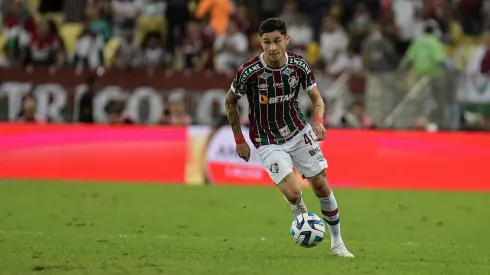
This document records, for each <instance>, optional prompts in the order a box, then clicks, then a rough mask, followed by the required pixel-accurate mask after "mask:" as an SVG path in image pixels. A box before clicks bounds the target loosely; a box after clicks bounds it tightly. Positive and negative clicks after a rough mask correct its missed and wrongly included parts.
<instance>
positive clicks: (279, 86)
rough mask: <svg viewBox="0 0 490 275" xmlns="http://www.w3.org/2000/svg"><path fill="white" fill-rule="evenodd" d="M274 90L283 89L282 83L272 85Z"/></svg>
mask: <svg viewBox="0 0 490 275" xmlns="http://www.w3.org/2000/svg"><path fill="white" fill-rule="evenodd" d="M274 88H279V89H282V88H284V83H282V82H281V83H274Z"/></svg>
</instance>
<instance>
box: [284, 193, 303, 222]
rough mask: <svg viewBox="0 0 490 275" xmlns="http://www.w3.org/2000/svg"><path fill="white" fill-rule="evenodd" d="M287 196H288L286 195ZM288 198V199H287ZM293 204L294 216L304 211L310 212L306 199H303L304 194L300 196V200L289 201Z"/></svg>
mask: <svg viewBox="0 0 490 275" xmlns="http://www.w3.org/2000/svg"><path fill="white" fill-rule="evenodd" d="M284 198H286V197H284ZM286 200H287V199H286ZM288 202H289V203H290V204H291V208H292V210H293V214H294V216H295V217H296V216H298V215H300V214H303V213H308V209H307V208H306V204H305V201H304V200H303V195H301V197H300V198H299V201H297V202H295V203H292V202H290V201H288Z"/></svg>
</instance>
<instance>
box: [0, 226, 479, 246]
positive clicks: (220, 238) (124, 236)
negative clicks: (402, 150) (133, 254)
mask: <svg viewBox="0 0 490 275" xmlns="http://www.w3.org/2000/svg"><path fill="white" fill-rule="evenodd" d="M0 234H2V235H38V236H41V235H46V234H45V233H44V232H43V231H23V230H0ZM97 237H99V238H112V239H114V238H121V239H160V240H177V239H182V238H185V239H191V240H211V241H234V240H237V241H248V242H263V241H276V240H278V239H277V238H274V239H273V238H265V237H225V236H215V237H207V236H195V235H194V236H185V235H180V236H177V235H158V236H148V235H134V234H118V235H105V236H97ZM346 243H347V244H349V243H351V244H357V245H364V246H368V245H392V246H418V247H435V248H476V247H478V246H477V245H475V244H465V245H460V244H437V243H416V242H412V241H408V242H403V243H394V242H370V241H360V240H350V241H349V240H348V241H346Z"/></svg>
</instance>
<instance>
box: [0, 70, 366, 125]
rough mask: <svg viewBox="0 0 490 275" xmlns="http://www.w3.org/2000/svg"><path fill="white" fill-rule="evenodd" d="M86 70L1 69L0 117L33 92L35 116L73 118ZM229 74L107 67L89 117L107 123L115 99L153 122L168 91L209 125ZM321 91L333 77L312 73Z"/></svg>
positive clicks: (220, 106) (355, 82) (357, 84)
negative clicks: (179, 96)
mask: <svg viewBox="0 0 490 275" xmlns="http://www.w3.org/2000/svg"><path fill="white" fill-rule="evenodd" d="M88 76H89V74H88V73H85V74H81V75H79V74H76V73H75V71H73V70H71V69H64V70H60V71H57V72H56V73H53V74H52V73H49V71H47V70H43V69H36V70H35V71H34V73H27V72H25V71H24V70H21V69H9V70H2V69H0V120H15V119H16V118H17V116H18V115H19V112H20V110H21V106H22V100H23V98H25V97H27V96H33V97H35V98H36V102H37V112H38V115H42V116H45V117H49V118H50V119H51V120H52V121H54V122H73V121H75V122H77V121H78V116H79V113H80V101H81V99H82V96H83V95H84V94H85V93H86V91H87V86H86V85H85V81H86V79H87V77H88ZM232 79H233V75H229V74H218V73H184V72H174V73H164V72H157V73H156V74H155V75H148V74H147V72H146V71H145V70H133V71H118V70H110V71H107V73H105V74H104V75H103V76H101V77H100V83H99V84H98V89H97V93H96V95H95V97H94V113H93V115H94V119H95V121H97V122H102V123H104V122H107V120H108V116H107V113H106V110H105V107H106V106H107V105H108V104H109V103H111V102H116V103H120V104H121V105H122V106H124V113H125V114H126V115H128V116H129V117H131V118H132V120H133V121H135V122H137V123H141V124H158V123H159V121H160V119H161V117H162V115H163V114H164V113H165V111H168V104H167V103H168V97H169V95H170V94H172V93H173V92H184V93H185V95H186V96H185V102H186V105H187V112H188V113H189V114H190V115H191V117H192V118H193V123H196V124H207V125H209V124H212V123H213V122H214V119H216V118H217V117H219V116H221V115H222V114H224V113H225V110H224V100H225V97H226V92H227V91H228V89H229V88H230V85H231V82H232ZM316 79H317V82H318V84H319V87H320V88H321V89H322V91H326V90H328V88H329V86H330V85H331V82H332V79H333V78H332V76H330V75H326V74H322V73H320V72H318V73H317V75H316ZM351 83H352V84H351V88H352V89H354V90H356V89H357V90H362V89H363V85H362V84H363V82H362V79H359V78H354V77H353V78H352V79H351ZM299 102H300V106H301V107H302V110H304V111H306V110H308V108H311V102H310V101H309V98H308V96H307V95H306V93H301V96H300V98H299ZM239 103H240V111H241V113H242V114H247V112H248V104H246V101H245V100H241V101H239Z"/></svg>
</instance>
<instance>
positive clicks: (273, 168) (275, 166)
mask: <svg viewBox="0 0 490 275" xmlns="http://www.w3.org/2000/svg"><path fill="white" fill-rule="evenodd" d="M269 171H271V173H274V174H277V173H278V172H279V164H277V162H274V163H273V164H272V165H271V167H269Z"/></svg>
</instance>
